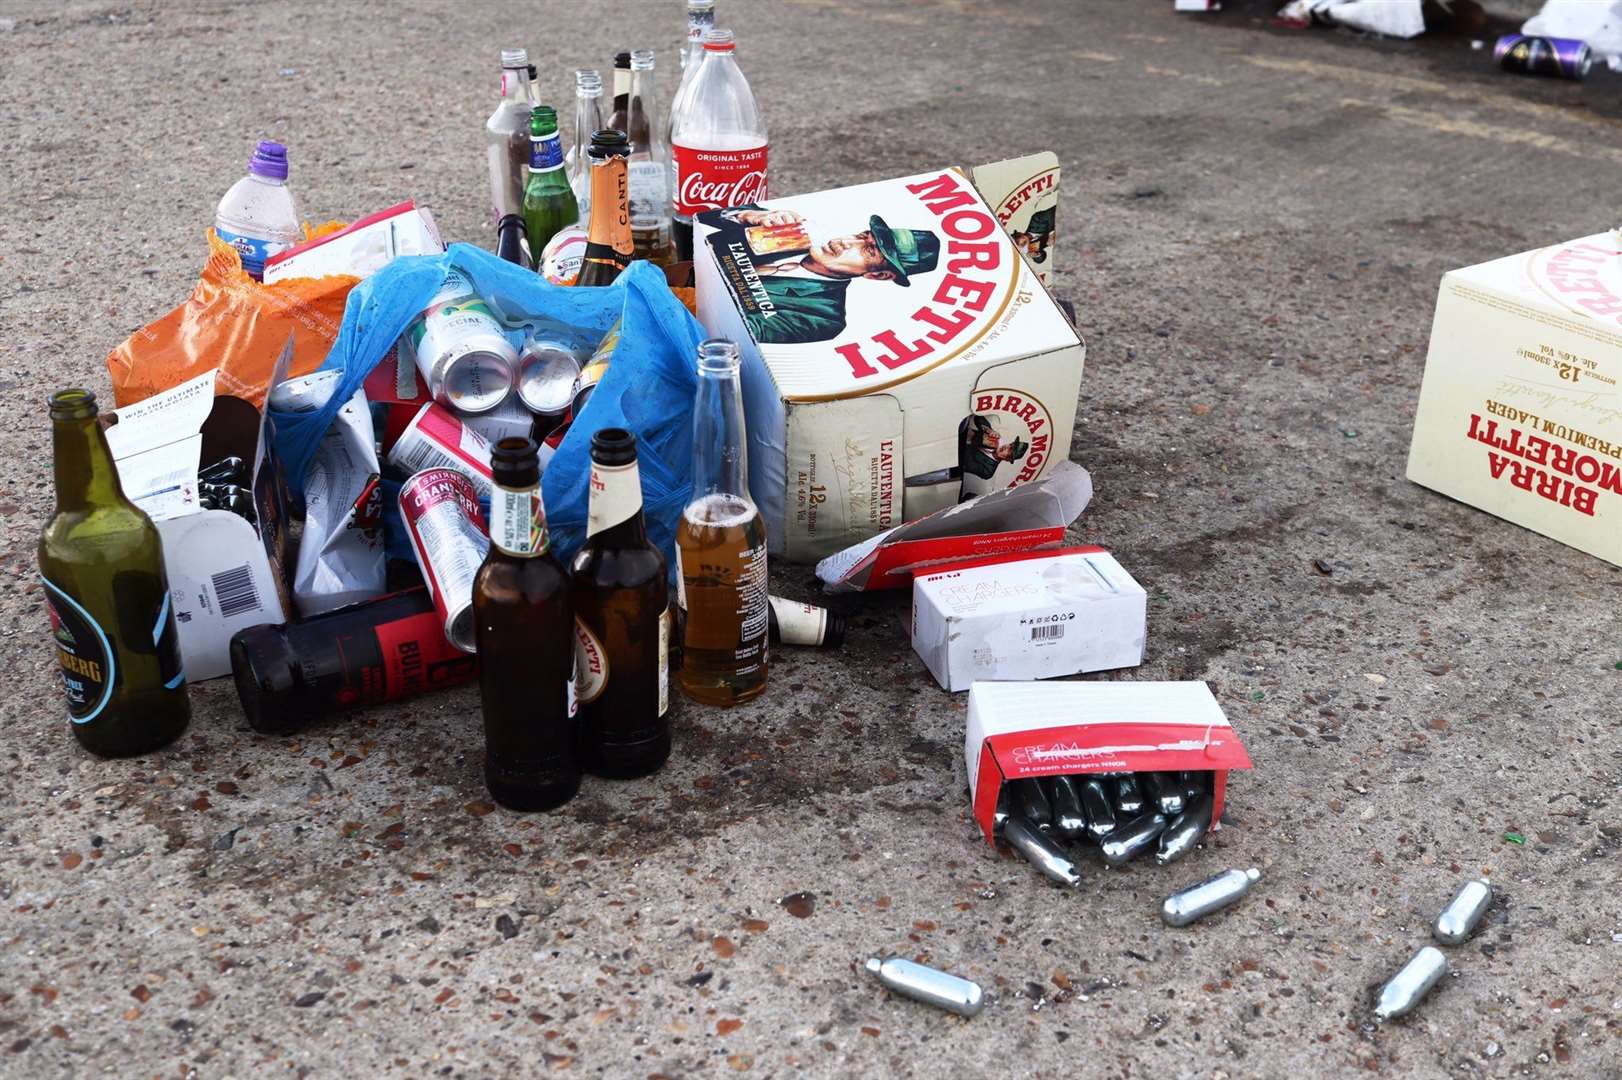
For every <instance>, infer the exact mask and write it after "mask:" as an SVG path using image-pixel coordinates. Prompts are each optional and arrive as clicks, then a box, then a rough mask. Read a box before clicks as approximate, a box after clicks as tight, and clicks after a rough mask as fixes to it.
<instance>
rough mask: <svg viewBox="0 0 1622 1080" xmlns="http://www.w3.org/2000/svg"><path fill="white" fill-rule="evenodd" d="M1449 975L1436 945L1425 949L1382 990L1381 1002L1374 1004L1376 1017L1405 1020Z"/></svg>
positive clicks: (1415, 955) (1405, 965) (1444, 959)
mask: <svg viewBox="0 0 1622 1080" xmlns="http://www.w3.org/2000/svg"><path fill="white" fill-rule="evenodd" d="M1446 974H1447V957H1445V956H1443V955H1442V950H1440V949H1438V948H1437V947H1436V946H1434V945H1426V946H1425V947H1424V948H1423V949H1420V950H1419V951H1418V952H1417V953H1415V954H1414V958H1413V959H1412V960H1410V961H1408V962H1407V963H1406V964H1404V965H1403V967H1402V970H1401V971H1399V972H1397V973H1396V974H1395V975H1393V976H1391V981H1390V982H1388V983H1386V984H1385V985H1384V986H1382V987H1380V999H1379V1001H1378V1002H1376V1003H1375V1006H1374V1015H1375V1016H1376V1017H1378V1018H1379V1019H1381V1020H1392V1019H1395V1018H1396V1017H1399V1016H1405V1015H1407V1014H1408V1013H1410V1012H1412V1011H1413V1010H1414V1008H1415V1007H1416V1006H1417V1005H1418V1004H1419V1003H1420V1002H1421V1001H1423V1000H1425V995H1426V994H1428V993H1430V992H1431V987H1433V986H1435V985H1436V984H1437V983H1439V982H1441V981H1442V976H1443V975H1446Z"/></svg>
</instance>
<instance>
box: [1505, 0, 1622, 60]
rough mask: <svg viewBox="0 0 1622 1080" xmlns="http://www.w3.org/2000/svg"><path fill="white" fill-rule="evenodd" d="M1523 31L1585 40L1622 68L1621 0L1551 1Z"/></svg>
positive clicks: (1538, 34) (1525, 24)
mask: <svg viewBox="0 0 1622 1080" xmlns="http://www.w3.org/2000/svg"><path fill="white" fill-rule="evenodd" d="M1521 33H1523V34H1534V35H1536V36H1538V37H1561V38H1576V39H1577V40H1578V41H1586V42H1587V43H1588V47H1589V48H1590V49H1592V50H1593V51H1594V53H1595V55H1597V56H1603V57H1604V58H1605V61H1606V63H1608V64H1610V66H1611V68H1612V70H1622V0H1617V2H1615V3H1605V2H1604V0H1548V2H1547V3H1545V4H1544V5H1543V10H1542V11H1539V12H1538V13H1537V14H1536V15H1534V16H1532V17H1531V18H1530V19H1527V20H1526V22H1525V23H1523V24H1522V25H1521Z"/></svg>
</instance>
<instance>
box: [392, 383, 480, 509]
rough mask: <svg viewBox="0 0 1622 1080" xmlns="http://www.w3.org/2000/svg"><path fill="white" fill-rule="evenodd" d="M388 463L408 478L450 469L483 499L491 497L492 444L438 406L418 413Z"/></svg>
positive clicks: (435, 403)
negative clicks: (426, 472)
mask: <svg viewBox="0 0 1622 1080" xmlns="http://www.w3.org/2000/svg"><path fill="white" fill-rule="evenodd" d="M388 461H389V464H390V465H393V466H394V467H395V468H397V469H399V470H400V471H401V472H403V473H405V474H406V475H407V476H411V475H415V474H416V473H420V472H422V471H423V470H424V469H450V470H451V471H452V472H458V473H461V474H462V475H463V476H465V477H467V478H468V480H469V481H470V482H471V483H472V484H473V490H474V491H475V492H476V493H477V494H478V495H479V496H480V497H482V498H486V499H488V498H489V497H490V490H491V481H490V444H489V443H488V442H487V441H485V438H484V436H483V435H480V434H479V433H478V432H477V431H474V430H473V429H472V428H471V427H469V426H468V425H467V424H465V423H463V422H462V419H461V418H460V417H458V416H457V415H456V414H455V413H453V412H451V411H450V410H449V409H447V408H445V406H443V405H440V404H439V403H437V402H432V401H431V402H429V403H428V404H426V405H424V406H423V407H422V408H420V409H418V410H417V415H416V416H414V417H412V418H411V423H409V424H407V425H406V429H405V430H404V431H402V432H401V433H400V437H399V438H398V439H396V440H395V443H394V446H392V447H391V448H390V449H389V457H388Z"/></svg>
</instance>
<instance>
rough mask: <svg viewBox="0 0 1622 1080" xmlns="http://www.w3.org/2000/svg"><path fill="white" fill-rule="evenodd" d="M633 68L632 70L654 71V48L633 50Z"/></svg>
mask: <svg viewBox="0 0 1622 1080" xmlns="http://www.w3.org/2000/svg"><path fill="white" fill-rule="evenodd" d="M631 70H632V71H652V70H653V50H652V49H637V50H635V51H633V52H632V53H631Z"/></svg>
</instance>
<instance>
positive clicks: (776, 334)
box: [704, 204, 941, 345]
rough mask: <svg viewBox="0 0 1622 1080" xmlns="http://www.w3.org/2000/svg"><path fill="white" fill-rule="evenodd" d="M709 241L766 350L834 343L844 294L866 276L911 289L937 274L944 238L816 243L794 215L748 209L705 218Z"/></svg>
mask: <svg viewBox="0 0 1622 1080" xmlns="http://www.w3.org/2000/svg"><path fill="white" fill-rule="evenodd" d="M704 220H705V221H707V222H708V223H710V224H711V225H714V226H717V230H716V231H715V232H714V233H711V234H710V237H709V242H710V247H711V249H712V251H713V252H714V253H715V259H716V263H717V264H718V265H719V266H721V267H722V268H723V271H724V272H725V273H726V275H727V276H728V278H730V279H731V284H732V288H733V291H734V292H735V293H736V294H737V296H738V298H739V300H740V307H741V308H742V312H743V320H744V323H745V325H747V326H748V328H749V333H750V334H751V335H753V337H754V339H755V340H756V341H758V342H760V343H761V344H763V345H799V344H806V343H810V342H816V341H829V340H831V339H833V338H836V337H838V336H839V335H840V334H842V333H843V332H844V330H845V291H846V290H847V289H848V288H850V285H851V282H853V281H856V280H857V279H860V278H866V279H867V280H869V281H875V282H888V283H889V287H891V288H896V287H900V288H907V287H909V286H910V285H911V284H912V277H913V275H915V274H927V273H930V272H931V271H933V270H934V269H935V265H936V262H937V261H938V260H939V258H940V247H941V243H940V238H939V237H937V236H936V235H935V234H934V233H933V232H932V231H930V230H929V229H906V228H899V227H891V225H890V224H889V223H888V222H886V221H885V220H884V219H883V218H882V217H880V216H879V215H877V214H874V215H872V216H871V217H869V218H868V220H867V228H866V229H864V230H862V231H861V232H858V233H853V234H851V235H848V236H838V237H835V238H833V239H832V240H827V241H824V242H822V243H820V244H814V243H812V241H811V238H810V235H809V233H808V232H807V231H806V228H805V219H804V218H803V217H801V216H800V215H799V214H797V213H795V212H794V211H792V210H772V209H769V208H767V207H764V206H756V205H753V204H751V205H748V206H739V207H734V208H732V209H730V210H723V211H721V212H719V213H717V214H712V215H706V217H705V219H704Z"/></svg>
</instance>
